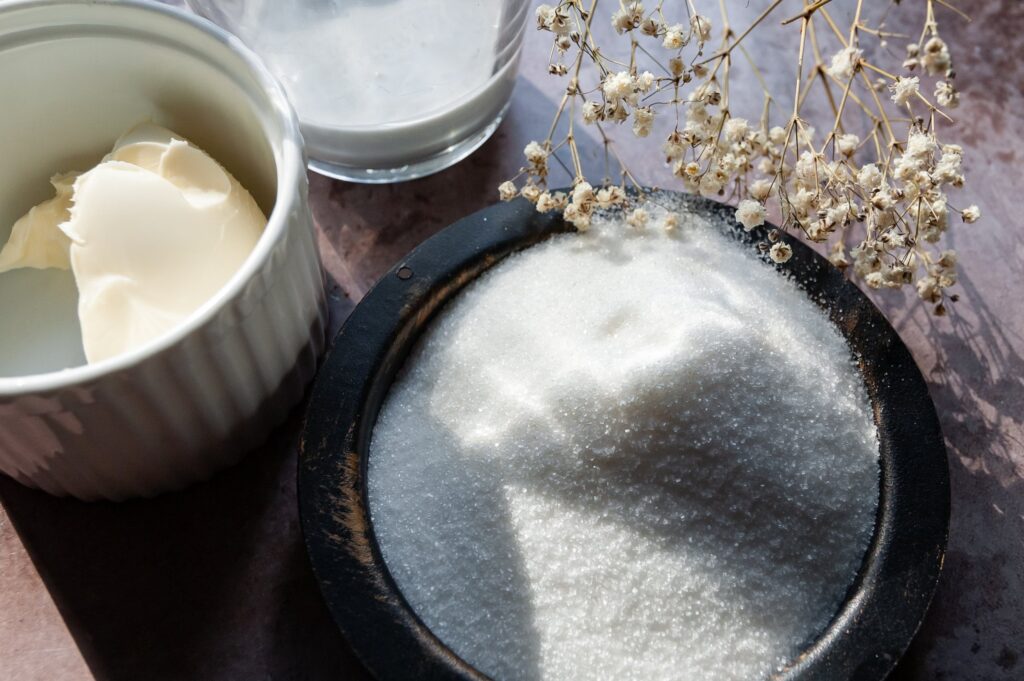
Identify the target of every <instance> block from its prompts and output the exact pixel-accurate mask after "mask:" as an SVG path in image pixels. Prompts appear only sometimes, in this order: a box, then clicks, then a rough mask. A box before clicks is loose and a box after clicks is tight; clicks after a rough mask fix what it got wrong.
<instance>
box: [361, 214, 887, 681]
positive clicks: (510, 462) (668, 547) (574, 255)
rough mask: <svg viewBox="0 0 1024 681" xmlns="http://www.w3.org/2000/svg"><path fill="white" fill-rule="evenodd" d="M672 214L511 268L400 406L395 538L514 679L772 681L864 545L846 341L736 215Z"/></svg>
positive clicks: (396, 562)
mask: <svg viewBox="0 0 1024 681" xmlns="http://www.w3.org/2000/svg"><path fill="white" fill-rule="evenodd" d="M656 224H657V221H656V220H653V221H652V226H651V227H649V228H648V229H646V230H643V231H637V230H634V229H631V228H628V227H626V226H624V225H622V224H621V223H617V222H615V221H614V220H611V221H606V222H605V223H602V224H597V225H595V227H594V228H593V229H592V230H591V231H590V232H588V233H587V234H584V235H562V236H557V237H554V238H552V239H551V240H550V241H548V242H545V243H543V244H540V245H537V246H534V247H532V248H530V249H528V250H527V251H525V252H523V253H521V254H519V255H516V256H512V257H510V258H508V259H507V260H505V261H504V262H502V263H501V264H499V265H498V266H496V267H495V268H494V269H493V270H491V271H490V272H488V273H487V274H485V275H484V276H482V277H480V278H479V280H478V281H476V282H475V283H473V284H472V285H470V286H469V287H468V288H467V289H466V290H465V291H464V292H463V293H461V294H460V295H458V296H457V298H456V299H455V300H453V301H452V302H451V303H450V304H449V305H448V307H447V308H446V309H445V310H444V312H443V314H442V315H440V316H439V318H438V319H437V320H436V321H434V322H433V323H432V325H431V327H430V329H429V330H428V332H427V333H426V334H425V335H424V337H423V338H422V340H421V341H420V343H419V345H418V346H417V348H416V350H415V351H414V352H413V354H412V355H411V356H410V358H409V360H408V362H407V365H406V367H405V369H403V371H402V373H401V374H400V376H399V377H398V379H397V380H396V382H395V384H394V386H393V388H392V389H391V392H390V394H389V396H388V397H387V399H386V401H385V404H384V406H383V408H382V410H381V413H380V416H379V420H378V423H377V426H376V429H375V431H374V435H373V441H372V444H371V457H370V465H369V483H368V484H369V500H370V506H371V514H372V520H373V524H374V528H375V531H376V534H377V539H378V541H379V542H380V544H381V548H382V551H383V555H384V558H385V560H386V562H387V564H388V567H389V569H390V570H391V573H392V575H393V576H394V578H395V580H396V581H397V583H398V585H399V587H400V588H401V590H402V592H403V593H404V595H405V597H406V598H407V600H408V601H409V603H410V605H411V606H412V607H413V608H414V609H415V611H416V612H417V613H418V614H419V616H420V617H421V618H422V619H423V621H424V622H425V623H426V624H427V625H428V626H429V627H430V628H431V629H432V630H433V631H434V632H435V633H436V634H437V635H438V636H439V637H440V638H441V640H443V641H444V642H445V643H446V644H447V645H449V646H450V647H451V648H452V649H453V650H454V651H455V652H456V653H458V654H459V655H460V656H461V657H463V658H464V659H465V660H466V661H468V662H469V663H470V664H472V665H474V666H476V667H477V668H479V669H480V670H482V671H484V672H485V673H487V674H489V675H491V676H493V677H494V678H497V679H502V680H506V679H617V680H624V679H644V680H652V679H655V680H656V679H701V680H702V681H703V680H714V679H743V680H744V681H746V680H749V679H757V678H767V677H768V676H769V675H770V674H771V673H772V672H773V671H775V670H776V669H778V668H779V667H780V666H781V665H783V664H785V663H786V662H788V661H790V660H792V659H793V658H794V656H796V655H797V654H799V652H800V651H801V650H802V649H803V648H804V647H805V646H806V645H807V644H808V643H809V642H811V641H813V640H814V638H815V637H816V636H817V635H818V634H819V633H820V632H821V631H822V630H823V629H824V627H825V626H826V625H827V624H828V623H829V621H830V620H831V618H832V617H833V616H834V614H835V613H836V611H837V608H838V607H839V605H840V604H841V603H842V600H843V598H844V596H845V594H846V591H847V589H848V587H849V586H850V584H851V583H852V582H853V580H854V578H855V575H856V573H857V570H858V568H859V567H860V564H861V561H862V559H863V556H864V552H865V550H866V548H867V545H868V543H869V541H870V537H871V534H872V531H873V527H874V520H875V512H876V507H877V503H878V443H877V439H876V434H875V428H874V424H873V421H872V416H871V409H870V406H869V403H868V399H867V396H866V391H865V388H864V385H863V383H862V381H861V379H860V377H859V375H858V373H857V372H856V370H855V367H854V365H853V361H852V359H851V355H850V351H849V349H848V347H847V345H846V344H845V342H844V341H843V338H842V337H841V336H840V334H839V333H838V332H837V331H836V329H835V328H834V327H833V326H832V325H831V324H830V323H829V321H828V319H827V318H826V317H825V315H824V314H823V313H822V312H821V311H820V310H819V309H818V308H817V307H816V306H815V305H814V304H813V303H811V302H810V301H809V299H808V298H807V296H806V294H804V293H802V292H801V291H800V290H799V289H798V288H797V286H796V285H795V284H794V283H793V282H791V281H789V280H787V279H786V278H784V277H782V276H780V275H779V274H778V273H777V272H775V271H774V270H772V269H771V268H770V267H768V266H766V265H764V264H763V263H761V262H760V261H759V259H758V258H756V256H755V255H754V254H753V252H752V249H751V248H750V247H749V246H743V245H740V244H738V243H736V242H735V241H733V240H732V239H730V238H728V237H726V236H724V235H723V234H722V233H721V231H720V226H718V225H714V224H711V223H710V222H709V221H708V219H706V218H702V217H699V216H696V215H691V214H684V217H683V220H682V224H681V225H680V228H679V229H678V230H676V231H675V232H674V233H672V234H666V233H664V232H663V231H662V230H661V229H658V228H657V227H656V226H655V225H656Z"/></svg>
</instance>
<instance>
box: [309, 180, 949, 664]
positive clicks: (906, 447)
mask: <svg viewBox="0 0 1024 681" xmlns="http://www.w3.org/2000/svg"><path fill="white" fill-rule="evenodd" d="M685 200H686V201H687V202H688V203H689V205H690V206H691V208H692V209H694V210H697V211H709V212H711V213H714V214H718V215H721V216H724V217H725V218H726V219H728V220H730V221H731V222H732V223H733V224H735V219H734V214H733V209H732V208H731V207H729V206H725V205H723V204H720V203H717V202H715V201H711V200H708V199H703V198H698V197H685ZM570 229H571V227H569V226H567V225H566V224H565V223H564V222H563V221H562V220H561V218H560V217H558V216H554V215H540V214H537V213H536V212H535V210H534V208H533V206H532V205H530V204H529V203H527V202H526V201H525V200H516V201H513V202H510V203H502V204H496V205H493V206H491V207H489V208H485V209H484V210H482V211H480V212H478V213H475V214H473V215H470V216H469V217H467V218H465V219H463V220H460V221H459V222H456V223H455V224H453V225H451V226H450V227H448V228H447V229H445V230H444V231H442V232H441V233H439V234H437V235H436V236H434V237H432V238H430V239H428V240H427V241H426V242H424V243H423V244H422V245H421V246H420V247H419V248H417V249H416V250H415V251H413V252H412V253H411V254H410V255H409V256H408V258H406V259H405V260H404V261H403V262H401V263H399V264H398V265H396V266H395V267H394V268H393V269H392V270H391V271H390V272H388V273H387V274H386V275H385V276H384V277H383V278H382V279H381V280H380V281H379V282H378V283H377V285H376V286H375V287H374V288H373V290H372V291H370V292H369V293H368V294H367V295H366V297H365V298H364V299H363V300H362V302H360V303H359V305H358V306H357V307H356V309H355V310H354V311H353V312H352V315H351V316H350V317H349V319H348V321H347V322H346V323H345V325H344V327H343V328H342V329H341V331H340V332H339V334H338V337H337V339H336V340H335V342H334V345H333V348H332V349H331V351H330V353H329V354H328V356H327V358H326V360H325V361H324V364H323V367H322V368H321V370H320V373H319V376H318V377H317V379H316V383H315V385H314V387H313V395H312V398H311V401H310V405H309V410H308V412H307V414H306V422H305V426H304V430H303V435H302V442H301V455H300V461H299V507H300V512H301V518H302V528H303V532H304V534H305V538H306V547H307V549H308V551H309V556H310V559H311V561H312V565H313V570H314V572H315V573H316V577H317V580H318V581H319V583H320V588H321V590H322V592H323V595H324V598H325V599H326V601H327V605H328V607H329V609H330V611H331V613H332V615H333V617H334V620H335V622H337V624H338V626H339V627H340V628H341V630H342V632H343V633H344V634H345V636H346V637H347V639H348V640H349V642H350V643H351V645H352V647H353V649H354V650H355V652H356V654H357V655H358V656H359V657H360V659H361V660H362V661H363V663H364V664H365V665H366V666H367V667H368V668H369V669H370V671H371V672H373V673H374V674H375V675H376V676H377V677H379V678H381V679H484V678H486V677H485V676H484V675H483V674H481V673H480V672H478V671H477V670H475V669H473V668H472V667H471V666H470V665H468V664H467V663H466V662H464V661H463V660H461V659H460V658H459V657H458V656H457V655H456V654H455V653H453V652H452V651H451V650H450V649H448V648H447V647H446V646H445V644H444V643H442V642H441V641H440V640H439V639H438V638H437V637H435V636H434V635H433V634H432V633H431V631H430V630H429V629H427V627H426V626H425V625H424V624H423V623H422V622H421V621H420V619H419V618H418V617H417V616H416V614H415V613H414V612H413V611H412V609H411V608H410V607H409V605H408V604H407V603H406V601H405V599H404V598H403V596H402V594H401V593H400V592H399V590H398V587H397V586H396V585H395V582H394V580H393V579H392V577H391V575H390V573H389V572H388V568H387V566H386V565H385V563H384V559H383V558H382V556H381V552H380V548H379V547H378V545H377V541H376V538H375V536H374V531H373V525H372V523H371V522H370V516H369V505H368V502H367V497H366V471H367V459H368V456H369V444H370V436H371V434H372V431H373V426H374V423H375V421H376V419H377V413H378V410H379V409H380V406H381V403H382V401H383V400H384V397H385V395H386V394H387V392H388V389H389V387H390V385H391V381H392V379H393V378H394V376H395V373H396V372H397V371H398V369H399V368H400V367H401V366H402V363H403V362H404V361H405V358H406V356H407V354H408V353H409V351H410V349H411V348H412V346H413V344H414V343H415V342H416V340H417V338H418V336H419V334H420V332H421V331H422V330H423V329H424V327H425V325H426V324H428V323H429V322H430V320H431V318H432V317H433V316H434V314H435V313H436V312H437V311H438V310H439V309H441V307H442V306H443V305H444V304H445V302H447V301H448V300H449V299H450V298H451V297H453V296H455V295H456V294H457V293H458V292H459V290H460V289H461V288H462V287H463V286H464V285H465V284H466V283H467V282H469V281H471V280H472V279H473V278H474V277H476V276H477V275H479V274H480V273H481V272H483V271H484V270H486V269H487V268H489V267H491V266H492V265H494V264H495V263H497V262H498V261H500V260H501V259H502V258H504V257H505V256H507V255H508V254H510V253H512V252H514V251H518V250H522V249H524V248H527V247H529V246H531V245H533V244H535V243H537V242H539V241H541V240H543V239H545V238H547V237H548V236H550V235H552V234H554V233H558V232H564V231H569V230H570ZM733 234H734V235H735V237H736V238H737V239H738V240H740V241H742V242H744V243H748V244H751V246H752V245H753V244H754V243H755V242H757V241H761V240H763V239H764V238H765V232H764V230H755V231H754V232H753V233H750V234H748V233H746V232H744V231H743V230H742V229H741V228H739V227H738V226H737V227H736V228H735V229H734V230H733ZM784 238H785V239H786V240H787V241H788V242H789V243H790V244H791V245H792V247H793V258H792V259H791V260H790V261H789V262H788V263H787V264H786V265H784V266H779V269H780V270H790V271H792V272H793V273H794V274H795V276H796V277H797V278H798V281H799V282H800V283H801V285H802V286H803V287H804V288H805V289H806V291H807V292H808V294H809V295H810V296H811V297H812V298H813V299H814V300H815V301H816V302H818V304H819V305H820V306H822V307H823V308H824V309H825V310H826V311H827V312H828V315H829V317H830V319H831V320H832V322H833V323H835V324H836V326H837V327H838V328H839V329H840V331H841V332H842V334H843V335H844V336H845V337H846V340H847V342H848V343H849V345H850V347H851V348H852V349H853V351H854V353H855V354H856V356H857V357H858V358H859V367H860V372H861V374H862V375H863V378H864V381H865V383H866V385H867V388H868V394H869V396H870V399H871V403H872V406H873V410H874V415H875V423H876V426H877V428H878V436H879V443H880V452H879V454H880V466H881V477H880V481H881V484H880V489H879V509H878V519H877V522H876V526H875V532H874V537H873V539H872V542H871V545H870V547H869V549H868V551H867V554H866V555H865V558H864V562H863V564H862V566H861V569H860V572H859V574H858V576H857V579H856V581H855V582H854V584H853V585H852V586H851V587H850V590H849V593H848V594H847V598H846V600H845V602H844V604H843V605H842V607H841V608H840V609H839V611H838V612H837V613H836V615H835V617H834V618H833V620H832V622H831V624H830V625H829V626H828V628H827V629H826V630H825V631H824V632H822V633H821V635H820V636H819V637H818V639H817V640H816V641H815V642H814V643H813V645H811V646H810V647H808V648H807V649H806V650H805V651H804V652H803V654H801V655H800V656H799V657H798V658H797V659H796V660H794V661H793V662H792V663H791V664H790V665H789V666H788V667H787V668H786V669H785V670H783V671H782V672H780V673H779V674H778V675H777V678H781V679H787V680H795V679H800V680H808V681H809V680H812V679H813V680H818V679H821V680H822V681H826V680H827V681H839V680H841V679H882V678H885V676H886V675H888V673H889V672H890V671H891V669H892V667H893V665H894V664H895V663H896V660H897V659H898V658H899V657H900V655H902V654H903V652H904V651H905V650H906V648H907V646H908V645H909V643H910V641H911V639H912V638H913V636H914V634H915V632H916V631H917V628H918V626H919V625H920V622H921V620H922V618H923V617H924V614H925V611H926V610H927V609H928V604H929V603H930V601H931V598H932V593H933V591H934V589H935V584H936V582H937V580H938V577H939V571H940V569H941V567H942V559H943V554H944V552H945V547H946V537H947V533H948V528H949V472H948V468H947V462H946V450H945V447H944V445H943V440H942V433H941V432H940V430H939V423H938V419H937V418H936V415H935V408H934V406H933V405H932V401H931V399H930V398H929V396H928V388H927V386H926V385H925V382H924V380H923V378H922V377H921V374H920V372H919V371H918V368H917V366H916V365H915V364H914V360H913V358H912V357H911V355H910V353H909V352H908V351H907V349H906V347H905V346H904V345H903V343H902V342H901V341H900V339H899V336H898V335H897V334H896V332H895V331H894V330H893V328H892V327H891V326H890V325H889V323H888V322H887V321H886V320H885V318H884V317H883V316H882V314H881V313H880V312H879V311H878V310H877V309H876V308H875V307H874V305H872V304H871V302H870V301H869V300H868V299H867V298H866V297H865V296H864V295H863V294H862V293H861V292H860V291H859V290H858V289H857V288H856V287H855V286H853V285H852V284H851V283H849V282H848V281H847V280H846V279H845V278H844V277H843V275H842V274H841V273H840V272H839V271H838V270H837V269H835V268H834V267H832V265H831V264H830V263H829V262H828V261H827V260H825V259H824V258H822V257H821V256H819V255H817V254H816V253H814V252H813V251H812V250H811V249H810V248H808V247H806V246H804V245H803V244H801V243H799V242H798V241H796V240H793V239H789V238H788V237H784Z"/></svg>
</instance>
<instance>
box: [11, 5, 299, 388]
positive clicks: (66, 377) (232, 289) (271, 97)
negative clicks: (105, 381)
mask: <svg viewBox="0 0 1024 681" xmlns="http://www.w3.org/2000/svg"><path fill="white" fill-rule="evenodd" d="M93 6H102V7H103V8H104V9H107V10H109V11H113V12H123V13H124V14H125V15H127V14H128V13H131V12H144V13H149V14H154V15H157V16H161V17H164V18H166V19H167V20H170V21H176V22H178V23H179V24H180V25H182V26H184V27H187V30H194V31H197V32H199V33H201V34H205V35H206V36H207V37H210V38H213V39H214V40H215V41H216V43H218V44H219V45H220V46H222V47H225V48H227V49H228V50H229V51H230V52H231V53H233V54H234V56H236V57H238V58H240V59H241V61H242V63H243V65H244V66H245V68H246V70H247V71H248V73H249V75H251V76H252V77H253V78H254V79H255V81H256V83H257V84H258V86H259V88H261V89H262V91H263V93H264V95H265V97H266V103H267V108H266V114H267V115H268V116H270V117H272V118H274V119H276V120H277V122H278V123H279V124H280V125H281V132H282V136H281V138H280V139H277V138H276V137H274V136H271V135H267V129H266V126H265V125H263V126H262V132H263V133H264V135H265V136H266V137H267V138H268V142H269V143H270V148H271V150H272V151H273V154H274V162H275V165H276V169H275V170H276V174H277V177H276V187H275V196H274V206H273V208H272V209H271V212H270V215H268V216H267V225H266V227H265V228H264V230H263V234H262V235H261V236H260V238H259V241H257V242H256V246H255V248H254V249H253V251H252V253H250V254H249V257H248V258H246V260H245V262H243V263H242V266H241V267H240V268H239V269H238V271H236V272H235V273H234V274H233V275H232V276H231V278H230V279H228V281H227V283H225V284H224V286H223V287H221V289H220V290H219V291H217V293H216V294H214V295H213V296H212V297H211V298H209V299H208V300H207V301H206V302H205V303H203V305H202V306H200V307H199V308H198V309H196V310H195V311H194V312H193V313H192V314H190V315H189V316H188V317H187V318H186V319H185V320H184V321H182V322H181V323H180V324H178V325H177V326H175V327H174V328H173V329H171V330H170V331H168V332H167V333H165V334H163V335H161V336H158V337H157V338H154V339H153V340H151V341H149V342H147V343H145V344H143V345H141V346H139V347H138V348H135V349H133V350H130V351H128V352H124V353H121V354H119V355H116V356H114V357H110V358H108V359H104V360H102V361H99V362H95V363H92V364H83V365H78V366H73V367H68V368H66V369H58V370H55V371H49V372H46V373H41V374H30V375H27V376H0V399H4V398H17V397H21V396H26V395H33V394H37V393H44V392H51V391H54V390H59V389H65V388H72V387H77V386H80V385H82V384H86V383H89V382H92V381H95V380H97V379H99V378H101V377H103V376H106V375H108V374H114V373H117V372H121V371H124V370H127V369H131V368H132V367H135V366H137V365H139V364H142V363H143V362H145V361H146V360H148V359H150V358H152V357H153V356H155V355H159V354H161V353H162V352H164V351H166V350H168V349H169V348H171V347H173V346H174V345H176V344H178V343H180V342H181V341H182V340H183V339H185V338H186V337H187V336H189V335H190V334H192V333H193V332H194V331H195V330H196V329H198V328H200V327H202V326H204V325H205V324H207V323H208V322H209V321H210V320H211V319H213V318H214V317H215V316H216V314H217V313H218V312H219V311H220V310H221V309H222V308H223V307H224V306H225V305H226V304H227V303H228V301H230V300H231V299H233V298H235V297H236V296H237V295H238V294H239V293H240V292H241V291H242V289H243V287H244V286H245V284H246V283H247V282H248V281H249V280H250V279H252V278H253V276H254V275H255V274H256V273H257V272H258V271H259V270H261V269H262V268H263V266H264V264H265V263H266V262H267V261H268V260H269V258H270V255H271V253H272V252H273V248H274V245H275V244H276V243H277V242H278V241H279V240H280V239H281V237H282V236H283V235H284V234H285V233H286V231H287V229H288V225H289V214H290V213H291V212H292V211H293V209H294V208H295V206H296V204H298V203H300V198H301V197H300V188H301V183H302V182H304V181H305V178H306V175H305V172H306V161H305V149H304V145H303V141H302V133H301V132H300V129H299V122H298V118H297V117H296V115H295V111H294V109H293V108H292V106H291V104H290V103H289V101H288V97H287V95H286V94H285V92H284V89H283V88H282V87H281V85H280V84H279V83H278V81H277V79H275V78H274V76H273V75H272V74H271V73H270V71H269V69H267V67H266V66H265V65H264V64H263V62H262V61H261V60H260V58H259V57H258V56H257V55H256V54H255V53H254V52H253V51H252V50H250V49H249V48H248V47H246V46H245V45H244V44H243V43H242V41H241V40H239V39H238V38H237V37H235V36H234V35H232V34H230V33H228V32H227V31H225V30H224V29H222V28H220V27H219V26H217V25H216V24H214V23H212V22H211V21H209V20H207V19H204V18H203V17H200V16H198V15H195V14H192V13H190V12H188V11H186V10H183V9H180V8H178V7H174V6H171V5H165V4H162V3H155V2H149V1H148V0H88V1H87V2H86V1H77V2H76V1H75V0H11V1H10V2H5V3H2V4H0V23H2V20H3V17H4V15H7V14H12V13H15V12H21V11H34V10H48V11H57V10H59V9H60V8H70V7H90V8H91V7H93ZM89 25H92V24H89ZM253 91H255V90H253Z"/></svg>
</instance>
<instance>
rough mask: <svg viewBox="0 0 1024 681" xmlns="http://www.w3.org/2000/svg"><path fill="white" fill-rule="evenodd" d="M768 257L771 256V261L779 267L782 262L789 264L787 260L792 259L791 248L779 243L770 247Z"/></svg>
mask: <svg viewBox="0 0 1024 681" xmlns="http://www.w3.org/2000/svg"><path fill="white" fill-rule="evenodd" d="M768 255H769V256H771V259H772V260H773V261H774V262H777V263H779V264H780V265H781V264H782V263H784V262H789V259H790V258H792V257H793V247H792V246H790V245H789V244H787V243H785V242H782V241H780V242H778V243H777V244H775V245H774V246H772V247H771V250H770V251H768Z"/></svg>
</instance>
